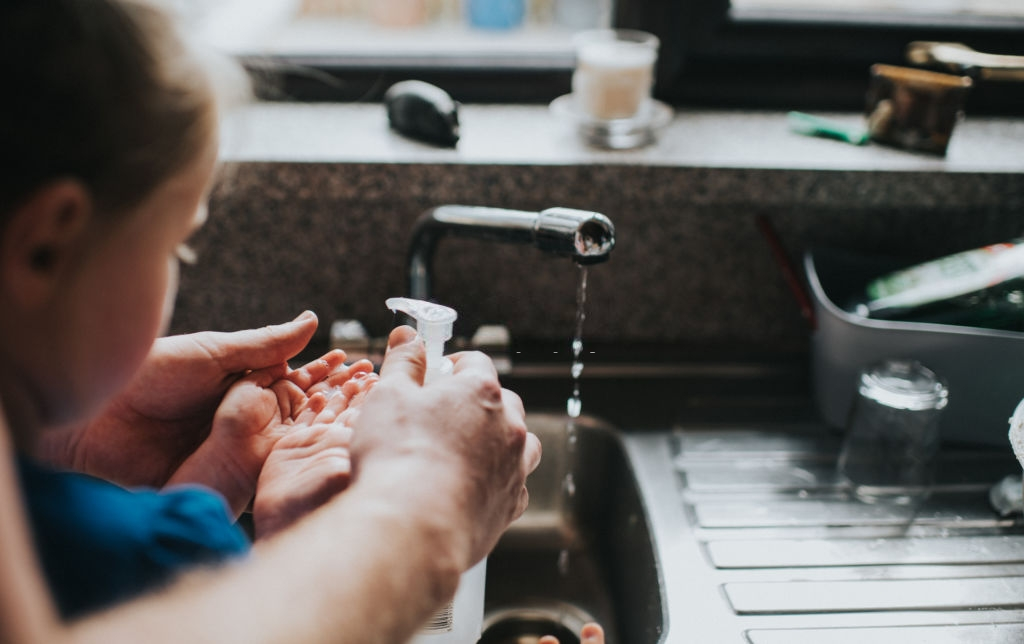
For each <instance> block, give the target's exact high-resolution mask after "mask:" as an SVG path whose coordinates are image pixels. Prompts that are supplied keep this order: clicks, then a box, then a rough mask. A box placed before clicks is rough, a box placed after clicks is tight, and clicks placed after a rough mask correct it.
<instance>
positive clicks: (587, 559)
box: [481, 414, 666, 644]
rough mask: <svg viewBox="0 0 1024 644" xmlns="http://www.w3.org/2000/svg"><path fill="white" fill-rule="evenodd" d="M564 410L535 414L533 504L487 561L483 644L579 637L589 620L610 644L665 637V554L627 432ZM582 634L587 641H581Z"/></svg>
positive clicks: (531, 419)
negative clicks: (538, 446) (537, 443)
mask: <svg viewBox="0 0 1024 644" xmlns="http://www.w3.org/2000/svg"><path fill="white" fill-rule="evenodd" d="M567 420H568V419H567V417H566V416H564V415H543V414H535V415H530V416H528V418H527V424H528V425H529V427H530V429H531V431H533V432H534V433H536V434H537V435H538V436H539V437H540V439H541V442H542V444H543V446H544V457H543V459H542V461H541V465H540V467H539V468H538V469H537V471H536V472H535V473H534V474H533V475H532V476H531V477H530V479H529V481H528V483H527V487H528V488H529V491H530V507H529V509H528V510H527V511H526V513H525V514H524V515H523V516H522V517H521V518H520V519H519V520H517V521H516V522H515V523H513V524H512V526H511V527H510V528H509V530H508V531H507V532H506V533H505V535H504V536H503V537H502V539H501V541H500V542H499V544H498V546H497V548H496V549H495V550H494V552H493V553H492V554H491V556H490V558H489V559H488V563H487V587H486V600H485V601H486V616H485V624H484V637H483V639H482V640H481V642H482V644H494V643H504V642H515V643H517V644H518V643H525V642H532V641H536V637H538V636H539V635H542V634H546V633H551V634H555V635H561V642H562V644H570V642H572V641H573V639H571V638H570V635H571V634H572V637H576V636H578V634H579V626H581V625H582V623H583V622H585V621H587V620H591V619H592V620H595V621H597V622H599V623H600V624H601V625H602V626H603V627H604V628H605V631H606V634H607V641H608V644H655V643H657V642H660V641H662V637H663V633H664V631H665V622H666V616H665V603H664V601H663V596H662V584H661V583H660V569H659V561H658V557H657V554H656V547H655V544H654V542H653V540H652V532H651V530H650V527H649V522H648V518H647V512H646V508H645V506H644V502H643V497H642V495H641V494H640V491H639V488H638V486H637V481H636V478H635V476H634V473H633V470H632V467H631V465H630V461H629V459H628V458H627V455H626V452H625V450H624V446H623V442H622V438H621V436H620V434H619V433H617V432H616V431H615V430H613V429H612V428H611V427H609V426H607V425H605V424H602V423H601V422H599V421H597V420H595V419H592V418H586V417H582V418H579V419H576V421H575V436H576V439H575V441H572V440H571V439H570V433H569V432H567ZM576 641H578V640H576Z"/></svg>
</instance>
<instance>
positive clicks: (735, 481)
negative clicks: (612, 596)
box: [627, 426, 1024, 644]
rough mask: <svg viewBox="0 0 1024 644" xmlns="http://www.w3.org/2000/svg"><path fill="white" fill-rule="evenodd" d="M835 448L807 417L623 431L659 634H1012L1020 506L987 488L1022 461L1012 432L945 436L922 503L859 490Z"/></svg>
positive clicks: (1003, 638)
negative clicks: (882, 498) (986, 437)
mask: <svg viewBox="0 0 1024 644" xmlns="http://www.w3.org/2000/svg"><path fill="white" fill-rule="evenodd" d="M837 449H838V440H837V439H836V438H835V437H834V436H830V435H829V434H828V433H827V432H826V431H825V430H824V429H823V428H821V427H816V426H801V427H797V426H793V427H778V426H774V427H769V426H764V427H757V426H753V427H744V428H738V427H732V428H717V427H715V428H709V427H705V428H699V427H686V428H679V429H677V430H675V431H673V432H662V433H658V434H649V435H639V436H631V437H630V438H628V439H627V452H628V453H629V454H630V458H631V461H632V462H633V463H634V467H636V468H637V469H636V471H637V472H639V473H641V475H640V483H641V489H642V491H643V493H644V498H645V499H646V501H647V503H649V504H650V506H651V507H652V513H651V517H652V528H653V529H654V532H655V535H656V540H657V541H658V542H659V545H660V552H659V555H660V558H661V561H662V564H663V566H664V579H665V583H666V588H667V596H668V603H669V606H670V616H671V620H672V621H671V629H670V633H669V635H668V637H667V639H666V641H667V642H709V643H714V644H718V643H723V644H728V643H730V642H735V643H737V644H741V643H743V644H783V643H785V644H811V643H814V644H840V643H841V644H852V643H853V642H858V643H860V642H872V643H889V642H892V643H896V642H900V643H901V644H902V643H905V642H929V643H935V644H953V643H962V642H996V643H1010V642H1014V643H1019V642H1022V641H1024V521H1022V519H1021V518H1020V517H1019V516H1017V517H1009V518H1006V517H1001V516H999V515H998V514H997V513H996V512H995V511H993V510H992V508H991V507H990V506H989V503H988V490H989V488H990V487H991V485H992V484H994V483H995V482H997V481H999V480H1000V479H1001V478H1002V477H1003V476H1005V475H1006V474H1009V473H1013V472H1018V473H1019V471H1020V469H1019V465H1018V464H1017V463H1016V460H1015V459H1014V458H1013V455H1012V453H1011V451H1010V449H1009V446H1007V447H1006V448H1005V449H1002V450H1000V449H992V448H984V449H982V448H977V449H976V448H971V449H968V448H959V449H958V448H952V447H950V448H946V449H945V450H944V451H943V453H942V457H941V462H940V468H939V472H938V482H937V484H936V487H935V488H934V490H933V493H932V495H931V496H930V497H929V498H928V500H927V501H925V502H924V503H923V504H921V505H919V506H918V507H908V506H899V505H884V504H865V503H862V502H860V501H858V500H856V499H855V498H854V497H853V496H852V494H851V493H850V490H848V489H846V488H845V487H844V486H843V484H842V483H840V482H839V481H838V480H837V477H836V476H835V461H836V456H837ZM673 479H674V480H673Z"/></svg>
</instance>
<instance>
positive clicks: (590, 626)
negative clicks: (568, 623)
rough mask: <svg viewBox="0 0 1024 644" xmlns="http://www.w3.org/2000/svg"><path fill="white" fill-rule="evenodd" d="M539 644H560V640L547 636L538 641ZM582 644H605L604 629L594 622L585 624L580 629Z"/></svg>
mask: <svg viewBox="0 0 1024 644" xmlns="http://www.w3.org/2000/svg"><path fill="white" fill-rule="evenodd" d="M537 644H558V638H556V637H555V636H553V635H545V636H544V637H542V638H540V639H539V640H537ZM580 644H604V629H602V628H601V626H600V625H599V624H595V623H593V622H590V623H587V624H584V625H583V628H582V629H580Z"/></svg>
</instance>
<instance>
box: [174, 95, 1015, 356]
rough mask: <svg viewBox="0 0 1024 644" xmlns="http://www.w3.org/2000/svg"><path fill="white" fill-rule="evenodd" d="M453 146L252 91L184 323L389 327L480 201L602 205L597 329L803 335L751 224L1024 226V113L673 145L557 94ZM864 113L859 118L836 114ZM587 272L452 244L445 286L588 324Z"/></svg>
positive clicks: (511, 111) (463, 318) (913, 246)
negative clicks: (626, 143) (846, 132)
mask: <svg viewBox="0 0 1024 644" xmlns="http://www.w3.org/2000/svg"><path fill="white" fill-rule="evenodd" d="M462 116H463V140H462V142H461V143H460V146H459V148H458V149H457V150H436V149H432V148H429V147H427V146H423V145H420V144H417V143H413V142H410V141H407V140H404V139H401V138H400V137H398V136H396V135H394V134H393V133H391V132H389V131H388V130H387V127H386V123H385V120H384V114H383V109H382V108H381V107H380V106H379V105H317V106H301V105H282V104H270V105H254V106H251V107H249V108H246V110H245V111H244V112H243V113H241V114H239V115H237V116H236V117H235V118H234V119H233V120H232V121H231V123H230V127H229V128H228V130H227V132H226V133H225V146H224V150H223V156H224V158H225V168H224V174H223V176H222V178H221V180H220V181H219V183H218V185H217V188H216V190H215V192H214V195H213V198H212V200H211V217H210V221H209V223H208V224H207V226H206V227H205V229H204V230H203V231H202V232H201V233H200V234H199V235H197V238H196V239H195V240H194V242H195V246H196V248H197V250H198V251H199V254H200V261H199V263H198V264H197V265H195V266H191V267H186V268H185V270H184V271H183V275H182V285H181V292H180V295H179V299H178V308H177V311H176V314H175V318H174V324H173V330H174V331H178V332H184V331H192V330H199V329H219V330H231V329H237V328H243V327H250V326H261V325H264V324H268V323H272V322H278V321H282V320H286V319H289V318H291V317H293V316H294V315H296V314H298V313H299V312H300V311H302V310H303V309H307V308H309V309H312V310H314V311H316V312H317V313H318V314H319V315H320V318H321V321H322V327H321V332H322V333H321V335H323V334H326V332H327V327H328V326H329V322H330V321H331V320H333V319H337V318H356V319H359V320H362V321H363V323H364V324H365V325H366V326H367V327H368V328H369V329H370V331H371V332H372V333H374V334H381V333H384V332H385V331H386V330H387V329H388V328H389V326H390V324H391V322H392V316H391V313H390V312H389V311H387V310H386V309H385V307H384V299H385V298H386V297H389V296H391V295H396V294H403V293H404V292H405V275H404V263H405V253H406V245H407V242H408V237H409V231H410V230H411V227H412V224H413V222H414V220H415V219H416V217H417V216H418V215H419V214H420V213H421V212H423V211H424V210H426V209H427V208H430V207H432V206H435V205H440V204H444V203H463V204H476V205H488V206H502V207H509V208H517V209H526V210H540V209H543V208H547V207H550V206H567V207H573V208H581V209H588V210H596V211H599V212H602V213H604V214H606V215H608V216H609V217H610V218H611V219H612V220H613V221H614V223H615V225H616V229H617V239H618V243H617V246H616V250H615V251H614V253H613V255H612V259H611V261H610V262H609V263H607V264H603V265H598V266H595V267H592V268H591V269H590V271H589V289H588V302H587V312H588V317H587V321H586V326H585V331H586V337H587V338H588V339H590V340H606V341H609V342H621V343H654V344H658V343H671V344H682V345H690V346H695V347H703V348H705V349H707V350H710V351H711V352H714V351H715V350H716V349H717V348H721V349H722V350H723V351H729V352H733V353H735V352H740V353H742V352H744V351H760V350H769V351H772V352H783V353H788V352H792V353H801V352H804V351H806V346H807V338H808V328H807V325H806V323H805V322H804V320H803V319H802V318H801V316H800V312H799V309H798V307H797V305H796V301H795V299H794V297H793V295H792V294H791V293H790V292H789V291H788V290H787V287H786V283H785V281H784V280H783V278H782V275H781V272H780V270H779V268H778V266H777V265H776V263H775V261H774V259H773V256H772V253H771V252H770V249H769V247H768V244H767V243H766V241H765V238H764V237H763V236H762V234H761V232H760V230H759V229H758V227H757V225H756V223H755V217H756V216H758V215H764V216H766V217H768V218H769V219H770V220H771V221H772V222H773V224H774V226H775V227H776V229H777V231H778V233H779V236H780V238H781V240H782V242H783V244H784V245H785V248H786V251H787V252H788V254H789V255H790V257H792V258H793V260H794V262H795V263H797V265H799V258H800V256H801V254H802V252H803V251H804V250H805V249H807V248H809V247H813V246H832V247H842V248H847V249H851V250H861V251H875V252H880V253H887V254H902V255H906V256H907V257H911V258H921V259H924V258H928V257H932V256H936V255H941V254H945V253H949V252H953V251H956V250H960V249H964V248H969V247H974V246H979V245H983V244H987V243H992V242H996V241H1001V240H1005V239H1008V238H1011V237H1014V236H1017V235H1019V234H1021V233H1022V232H1024V121H1018V120H1010V119H976V120H972V119H970V118H969V119H967V120H966V121H965V122H964V123H962V124H961V125H960V126H959V129H958V130H957V132H956V133H955V134H954V139H953V143H952V145H951V147H950V151H949V155H948V156H947V158H945V159H938V158H934V157H928V156H922V155H917V154H911V153H907V152H904V151H900V150H893V149H889V148H884V147H880V146H877V145H869V146H865V147H855V146H851V145H848V144H843V143H839V142H835V141H830V140H823V139H812V138H808V137H803V136H799V135H796V134H793V133H791V132H789V131H787V129H786V127H785V119H784V115H783V114H779V113H736V112H722V113H717V112H688V111H682V112H679V113H677V115H676V118H675V119H674V121H673V122H672V123H671V124H670V125H669V126H668V127H667V128H666V129H665V130H664V131H662V132H661V133H660V135H659V140H658V142H657V143H656V144H655V145H652V146H649V147H647V148H643V149H640V150H633V151H624V152H608V151H599V150H592V149H589V148H587V147H586V146H584V145H583V144H582V143H580V142H579V140H578V139H577V137H576V136H575V135H574V133H573V132H572V131H571V129H570V128H568V127H567V126H566V124H563V123H559V122H557V121H555V120H554V119H553V118H552V117H551V116H550V115H549V114H548V112H547V111H546V109H545V108H543V107H519V106H516V107H495V106H467V107H465V108H464V109H463V112H462ZM834 116H836V118H839V119H844V120H847V121H853V120H856V119H858V118H859V117H857V116H854V115H834ZM577 279H578V270H577V269H576V268H575V266H574V265H572V264H571V263H570V262H569V261H568V260H563V259H557V258H549V257H544V256H542V255H541V254H540V253H539V252H538V251H536V250H534V249H532V248H528V247H516V246H499V245H494V244H487V243H481V242H477V241H463V240H451V239H449V240H445V241H442V242H441V245H440V246H439V249H438V253H437V258H436V271H435V297H436V299H437V300H438V301H441V302H443V303H446V304H449V305H451V306H453V307H455V308H456V309H457V310H458V311H459V313H460V321H459V326H458V327H457V329H456V331H457V333H461V334H467V333H470V332H471V331H472V330H473V329H475V328H476V326H478V325H479V324H481V323H488V322H492V323H494V322H498V323H504V324H506V325H507V326H508V327H509V328H510V330H511V332H512V335H513V337H514V338H529V339H539V340H552V341H558V340H560V339H563V338H564V339H566V341H568V338H569V337H570V336H571V333H572V328H573V315H574V309H575V289H576V283H577Z"/></svg>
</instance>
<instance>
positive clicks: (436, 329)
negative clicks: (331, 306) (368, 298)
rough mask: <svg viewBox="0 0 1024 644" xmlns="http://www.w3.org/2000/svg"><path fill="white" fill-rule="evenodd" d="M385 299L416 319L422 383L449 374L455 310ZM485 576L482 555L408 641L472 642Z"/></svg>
mask: <svg viewBox="0 0 1024 644" xmlns="http://www.w3.org/2000/svg"><path fill="white" fill-rule="evenodd" d="M384 303H385V304H386V305H387V307H388V308H389V309H391V310H392V311H396V312H397V311H401V312H402V313H405V314H406V315H408V316H409V317H411V318H413V320H415V321H416V333H417V334H418V335H419V337H420V338H421V339H422V340H423V344H424V345H425V347H426V350H427V373H426V376H425V377H424V384H426V383H428V382H431V381H432V380H434V379H436V378H442V377H445V376H447V375H450V374H451V372H452V361H451V360H449V359H448V358H446V357H445V356H444V343H445V342H447V341H448V340H450V339H451V337H452V325H453V324H454V323H455V319H456V318H457V317H458V314H457V313H456V312H455V310H454V309H451V308H449V307H447V306H443V305H441V304H434V303H433V302H425V301H423V300H413V299H410V298H407V297H391V298H388V299H387V300H386V301H385V302H384ZM486 578H487V559H486V558H484V559H483V560H481V561H480V563H478V564H476V565H475V566H473V567H472V568H470V569H469V570H467V571H466V572H464V573H462V577H461V578H460V579H459V587H458V590H456V591H455V597H454V598H453V599H452V600H451V601H449V602H448V603H447V604H445V605H444V606H442V607H441V608H440V610H438V611H437V612H436V613H434V615H432V616H431V617H430V619H429V620H428V621H427V623H426V624H425V625H424V626H423V628H422V629H420V631H419V633H417V634H416V636H415V637H413V638H412V640H410V644H475V643H476V642H477V640H479V639H480V634H481V629H482V628H483V620H484V582H485V581H486Z"/></svg>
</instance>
